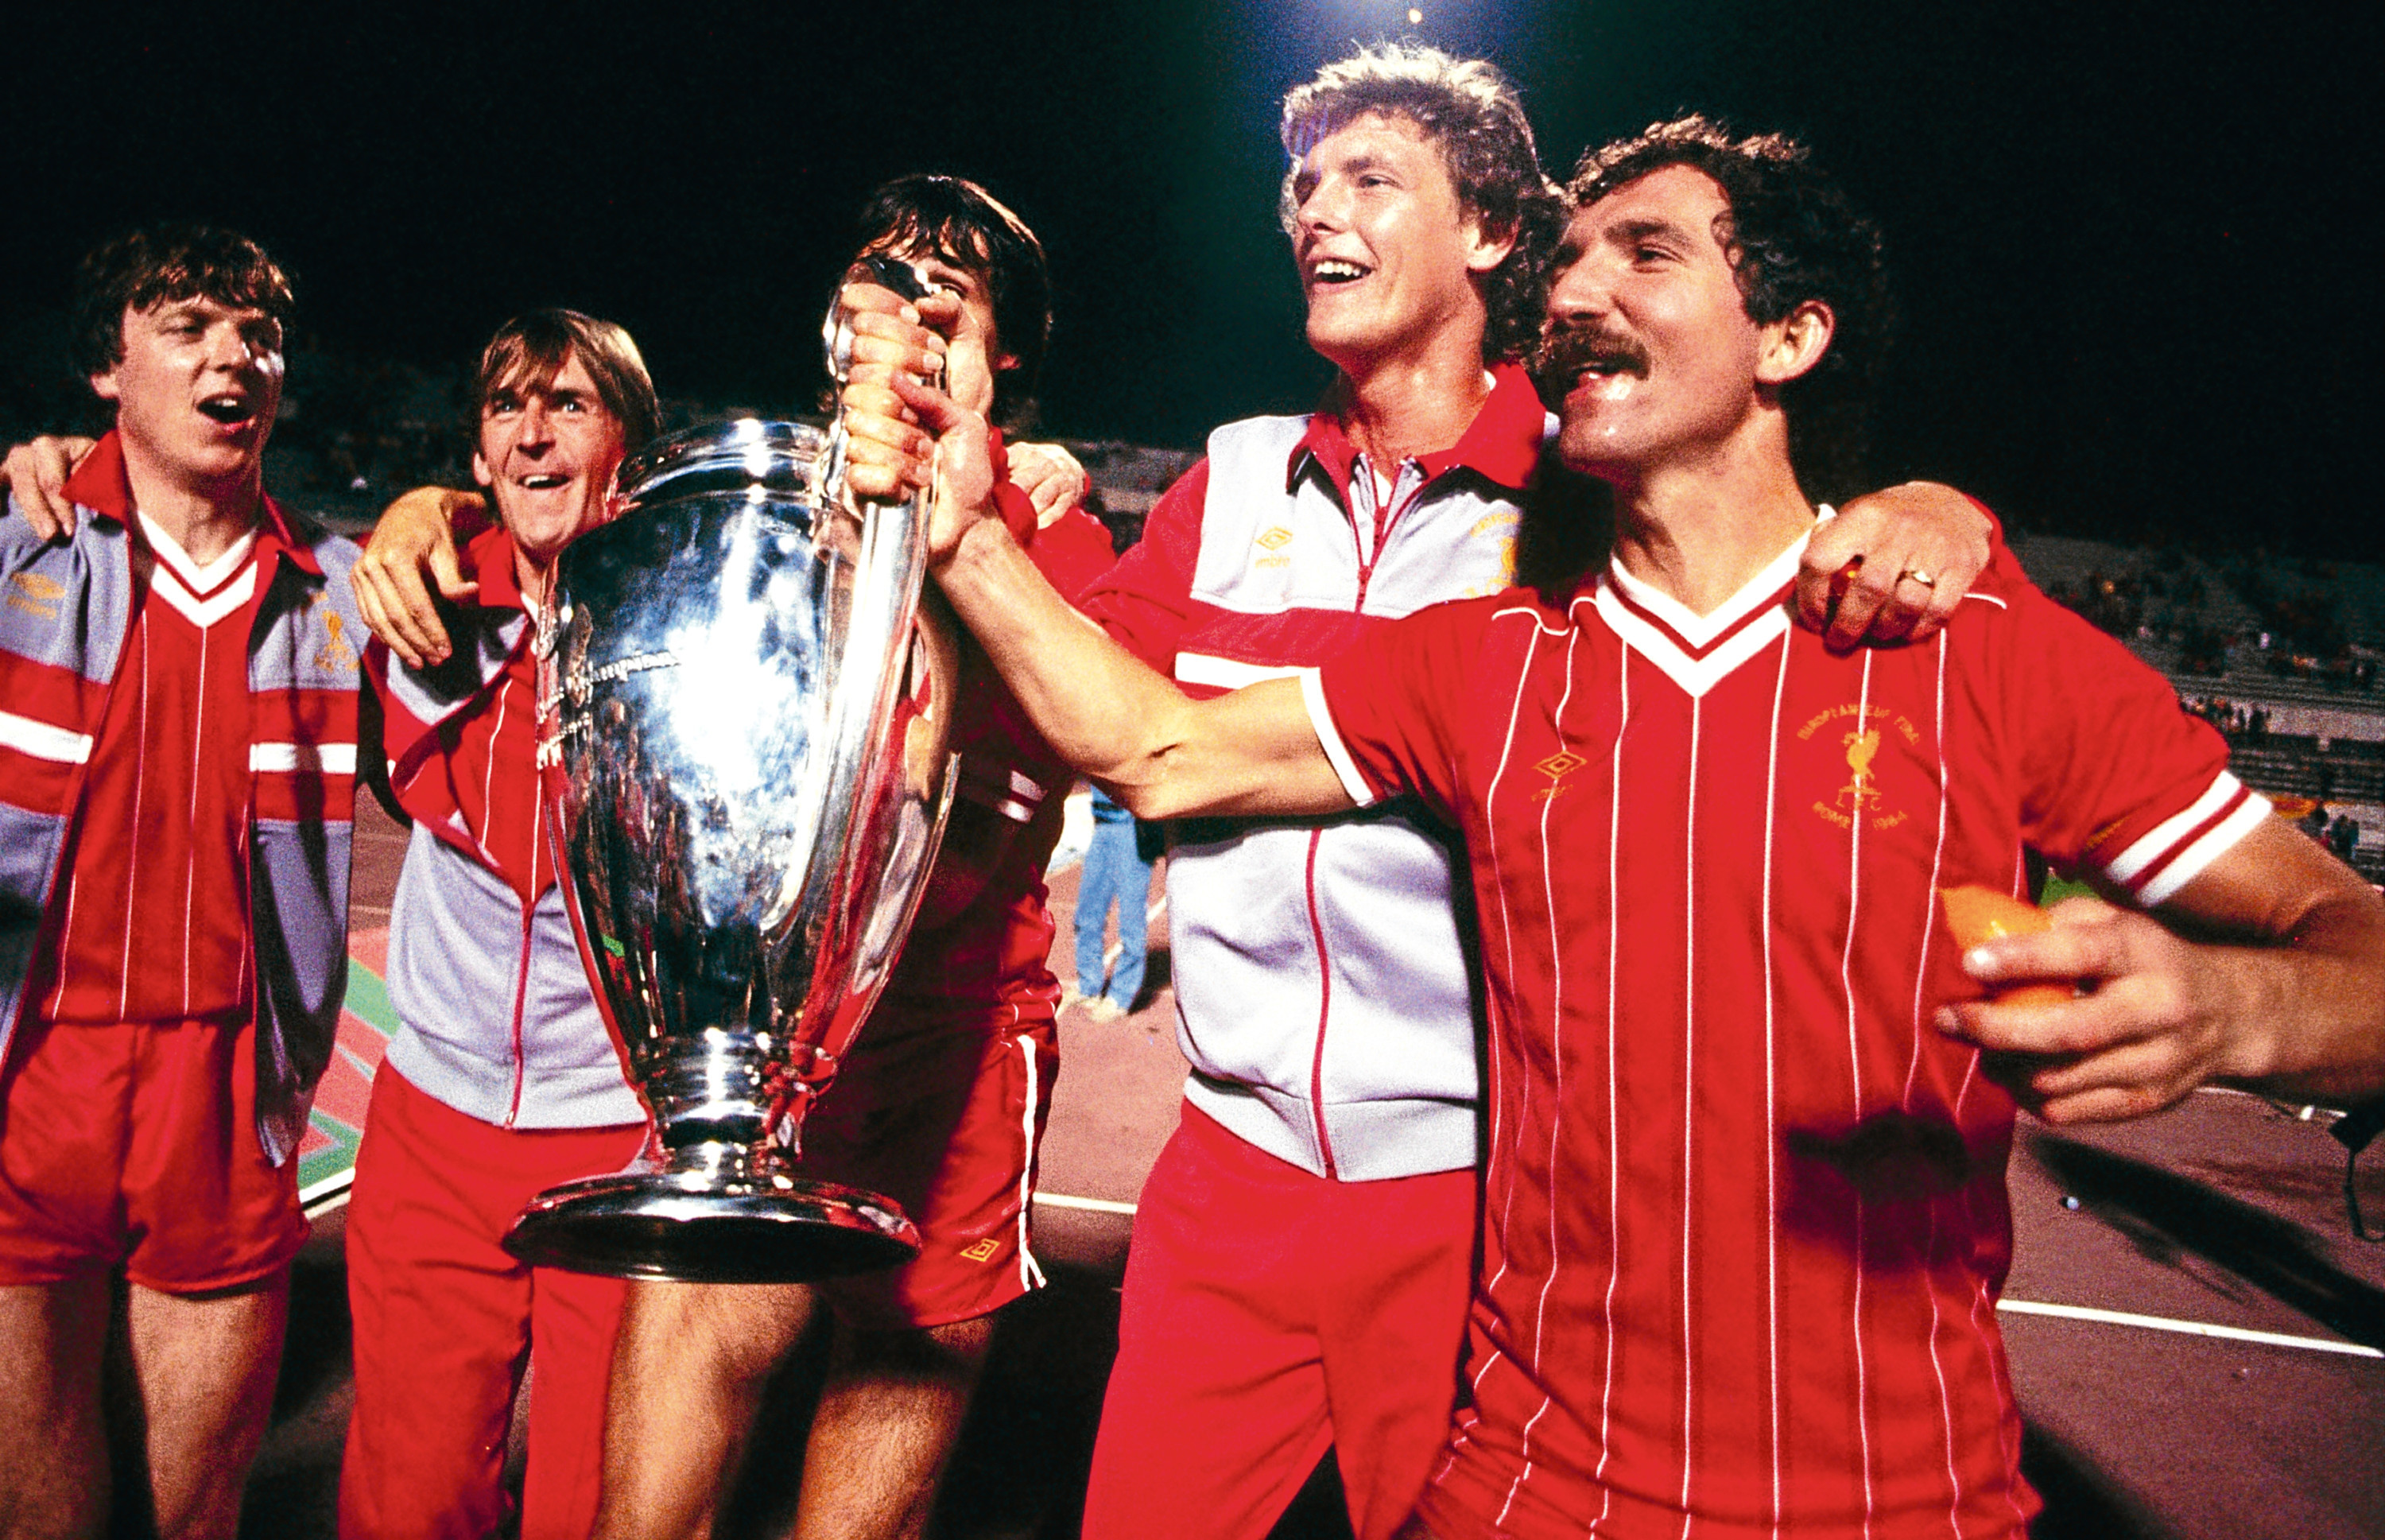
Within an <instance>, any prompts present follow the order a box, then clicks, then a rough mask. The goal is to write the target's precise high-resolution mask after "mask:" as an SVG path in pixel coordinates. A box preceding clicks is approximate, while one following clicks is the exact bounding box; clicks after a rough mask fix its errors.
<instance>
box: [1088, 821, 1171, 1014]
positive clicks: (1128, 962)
mask: <svg viewBox="0 0 2385 1540" xmlns="http://www.w3.org/2000/svg"><path fill="white" fill-rule="evenodd" d="M1159 845H1160V838H1159V826H1158V825H1156V824H1143V823H1138V822H1136V821H1135V817H1134V815H1133V814H1132V813H1130V812H1128V811H1127V810H1126V809H1125V808H1121V807H1119V806H1118V804H1117V803H1115V802H1112V801H1111V800H1110V798H1109V794H1108V793H1106V792H1105V791H1103V790H1102V789H1101V788H1100V787H1099V786H1095V787H1094V788H1093V845H1092V847H1091V848H1089V849H1088V850H1087V851H1086V852H1085V871H1084V877H1083V879H1082V881H1081V882H1080V883H1079V884H1078V887H1077V993H1078V994H1079V995H1081V996H1083V997H1084V1001H1085V1011H1086V1014H1088V1015H1090V1016H1092V1017H1093V1020H1096V1021H1115V1020H1118V1018H1119V1017H1121V1016H1124V1015H1125V1014H1126V1013H1127V1012H1128V1011H1130V1010H1131V1009H1133V1008H1134V998H1135V996H1136V995H1139V994H1141V993H1142V992H1143V939H1144V938H1143V922H1144V920H1145V918H1146V910H1147V908H1148V906H1149V904H1150V900H1151V863H1152V862H1153V861H1154V860H1155V859H1156V858H1158V855H1159ZM1113 903H1115V904H1116V905H1117V906H1118V966H1117V967H1115V968H1113V969H1110V970H1108V976H1107V981H1106V983H1105V980H1104V970H1103V968H1102V951H1103V947H1102V937H1103V933H1105V932H1106V931H1107V930H1108V929H1109V920H1110V906H1111V905H1112V904H1113Z"/></svg>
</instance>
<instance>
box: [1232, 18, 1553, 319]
mask: <svg viewBox="0 0 2385 1540" xmlns="http://www.w3.org/2000/svg"><path fill="white" fill-rule="evenodd" d="M1369 112H1380V113H1383V114H1386V115H1388V116H1391V117H1394V118H1405V119H1407V120H1408V121H1409V122H1411V123H1414V124H1415V125H1416V126H1417V128H1418V129H1421V130H1422V131H1424V133H1425V136H1426V137H1427V138H1429V139H1430V140H1432V141H1433V142H1434V143H1435V144H1438V145H1439V146H1440V147H1441V158H1442V165H1443V166H1444V167H1446V168H1447V169H1448V171H1449V180H1450V182H1452V183H1454V184H1455V187H1456V189H1457V199H1458V204H1459V206H1460V207H1463V208H1464V209H1466V211H1467V213H1469V214H1472V215H1474V216H1475V217H1476V218H1477V219H1480V220H1481V221H1482V229H1483V230H1484V232H1486V233H1488V234H1491V235H1494V236H1502V235H1506V234H1509V233H1510V232H1512V233H1513V234H1514V236H1515V239H1516V246H1515V249H1514V250H1513V251H1511V252H1510V253H1508V255H1507V259H1506V260H1505V261H1504V262H1502V263H1500V264H1499V266H1498V267H1496V268H1495V269H1492V271H1490V272H1489V273H1487V274H1485V275H1484V276H1483V280H1482V301H1483V305H1484V307H1486V308H1487V309H1488V310H1489V312H1490V324H1489V325H1488V327H1486V328H1485V330H1484V332H1483V334H1482V357H1483V358H1484V360H1485V361H1486V362H1492V363H1496V362H1499V361H1500V360H1502V359H1507V358H1521V357H1526V356H1528V355H1529V354H1530V352H1531V350H1532V346H1533V344H1534V343H1535V341H1536V340H1537V339H1538V338H1539V336H1540V334H1541V311H1542V307H1543V306H1544V305H1545V303H1546V301H1547V298H1548V282H1549V259H1550V257H1552V256H1553V255H1554V254H1555V251H1556V248H1557V242H1558V240H1559V239H1560V238H1561V237H1562V236H1563V235H1564V234H1565V224H1566V210H1565V204H1564V201H1563V200H1562V199H1561V198H1560V197H1559V196H1558V195H1557V191H1556V189H1555V187H1554V186H1552V185H1551V184H1550V182H1549V179H1548V178H1547V177H1546V176H1545V175H1543V174H1542V170H1541V161H1540V156H1539V153H1538V151H1536V150H1535V149H1534V148H1533V144H1532V125H1531V124H1530V123H1529V122H1526V121H1525V120H1524V105H1523V103H1522V102H1521V101H1520V100H1518V99H1517V95H1516V88H1515V87H1514V86H1513V85H1511V84H1509V83H1508V81H1507V77H1506V76H1505V75H1503V74H1501V73H1500V72H1499V69H1498V67H1497V66H1496V65H1493V64H1491V63H1489V62H1487V61H1485V60H1482V59H1458V58H1453V57H1451V56H1449V55H1447V54H1444V53H1442V51H1441V50H1440V49H1438V48H1427V47H1423V46H1420V45H1418V44H1404V43H1386V44H1377V45H1375V46H1374V47H1371V48H1361V49H1360V50H1358V52H1356V53H1355V54H1353V55H1351V56H1349V57H1348V58H1345V59H1337V60H1335V61H1334V62H1333V63H1331V64H1329V65H1327V66H1326V67H1325V68H1324V69H1319V70H1318V71H1317V75H1316V78H1315V79H1313V80H1311V81H1307V82H1306V83H1305V84H1302V85H1296V86H1294V87H1292V90H1291V91H1290V92H1289V93H1287V94H1285V96H1284V98H1283V131H1282V137H1283V147H1284V150H1285V151H1286V152H1287V153H1288V154H1290V155H1291V157H1292V169H1290V170H1289V171H1287V172H1285V173H1284V179H1283V192H1282V194H1281V200H1280V206H1279V212H1280V217H1281V219H1282V220H1283V228H1284V232H1285V233H1286V234H1288V235H1296V234H1297V233H1298V232H1299V221H1298V207H1299V206H1298V202H1297V200H1296V199H1295V198H1294V197H1293V195H1292V180H1293V179H1294V178H1295V177H1296V176H1298V175H1299V172H1300V160H1301V157H1304V156H1305V155H1306V154H1307V153H1308V152H1309V151H1310V150H1312V149H1314V148H1316V146H1317V143H1318V141H1320V140H1323V139H1325V138H1326V137H1327V136H1329V135H1330V134H1333V133H1337V132H1339V131H1341V130H1342V129H1343V128H1345V127H1346V126H1348V125H1349V123H1350V122H1351V121H1352V120H1353V119H1357V118H1361V117H1363V116H1365V115H1366V114H1367V113H1369Z"/></svg>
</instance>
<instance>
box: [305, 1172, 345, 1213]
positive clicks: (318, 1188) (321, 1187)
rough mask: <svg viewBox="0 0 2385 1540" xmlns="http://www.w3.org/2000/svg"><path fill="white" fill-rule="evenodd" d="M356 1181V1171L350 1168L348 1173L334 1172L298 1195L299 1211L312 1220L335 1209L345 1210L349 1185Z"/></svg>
mask: <svg viewBox="0 0 2385 1540" xmlns="http://www.w3.org/2000/svg"><path fill="white" fill-rule="evenodd" d="M355 1181H356V1169H355V1168H354V1167H350V1168H349V1169H348V1170H346V1171H335V1172H333V1173H332V1174H331V1175H330V1176H327V1177H325V1178H323V1180H322V1181H320V1182H318V1183H315V1184H314V1185H313V1186H311V1187H306V1188H304V1189H302V1190H301V1191H300V1192H299V1194H298V1211H299V1212H300V1213H302V1214H305V1215H306V1217H307V1218H308V1219H310V1220H311V1219H316V1218H318V1217H320V1216H322V1215H324V1214H328V1213H330V1212H331V1210H332V1209H334V1208H345V1207H346V1206H347V1201H348V1188H349V1185H350V1184H351V1183H354V1182H355Z"/></svg>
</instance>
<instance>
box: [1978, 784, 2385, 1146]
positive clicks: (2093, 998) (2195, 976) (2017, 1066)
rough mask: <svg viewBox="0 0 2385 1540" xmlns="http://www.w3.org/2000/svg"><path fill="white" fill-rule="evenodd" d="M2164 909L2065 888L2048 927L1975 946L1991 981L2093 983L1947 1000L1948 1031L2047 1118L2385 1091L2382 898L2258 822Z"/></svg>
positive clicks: (2296, 838) (2280, 827)
mask: <svg viewBox="0 0 2385 1540" xmlns="http://www.w3.org/2000/svg"><path fill="white" fill-rule="evenodd" d="M2160 912H2161V915H2162V919H2161V920H2155V919H2153V918H2151V917H2148V916H2146V915H2143V914H2141V913H2138V912H2136V911H2134V910H2129V909H2120V908H2114V907H2112V906H2111V905H2109V904H2105V903H2104V902H2102V901H2100V900H2098V899H2093V898H2073V899H2069V900H2067V901H2066V902H2064V903H2062V904H2059V905H2056V906H2055V907H2054V909H2053V910H2052V912H2051V918H2052V919H2053V920H2054V925H2053V928H2052V929H2050V930H2045V931H2040V932H2037V933H2033V934H2028V935H2009V936H2005V937H2003V938H2002V939H2000V940H1996V941H1991V942H1988V943H1985V944H1984V945H1979V946H1975V947H1973V948H1972V949H1971V950H1970V951H1969V952H1967V953H1966V954H1965V955H1964V958H1963V967H1964V970H1965V971H1967V972H1968V973H1969V974H1970V975H1971V977H1973V978H1974V979H1977V980H1979V982H1980V983H1985V984H1991V985H2007V984H2016V983H2029V982H2032V981H2058V982H2064V983H2074V982H2075V983H2080V984H2083V985H2085V986H2086V988H2087V990H2088V993H2086V994H2084V995H2081V996H2080V997H2079V998H2078V999H2076V1000H2071V1001H2067V1002H2065V1003H2063V1004H2060V1005H2047V1006H2027V1005H1992V1004H1989V1003H1987V1002H1985V1001H1975V1002H1967V1003H1964V1004H1958V1005H1949V1006H1945V1007H1942V1008H1941V1009H1940V1010H1939V1011H1938V1014H1937V1025H1938V1028H1939V1030H1940V1031H1942V1032H1945V1033H1951V1034H1953V1035H1954V1036H1957V1037H1962V1038H1966V1039H1967V1040H1969V1041H1970V1042H1972V1043H1976V1044H1977V1045H1979V1047H1980V1048H1981V1049H1982V1050H1983V1051H1985V1052H1986V1053H1987V1055H1988V1056H1989V1070H1990V1072H1991V1073H1992V1074H1993V1075H1995V1077H1996V1078H1997V1079H1998V1080H1999V1081H2001V1082H2003V1083H2004V1084H2005V1086H2006V1087H2007V1088H2008V1089H2010V1090H2011V1091H2012V1093H2013V1095H2014V1096H2016V1097H2017V1098H2018V1100H2019V1101H2020V1103H2021V1105H2022V1106H2024V1107H2027V1108H2030V1109H2032V1110H2033V1111H2035V1112H2037V1113H2038V1114H2039V1115H2040V1116H2041V1117H2043V1118H2044V1119H2045V1120H2046V1121H2049V1122H2083V1121H2096V1120H2103V1119H2111V1118H2131V1117H2137V1116H2139V1115H2142V1114H2143V1113H2147V1112H2153V1111H2157V1110H2158V1109H2160V1108H2165V1107H2167V1106H2170V1105H2171V1104H2172V1103H2174V1102H2176V1101H2178V1100H2179V1098H2180V1097H2182V1096H2185V1095H2186V1094H2187V1093H2188V1092H2190V1091H2192V1090H2193V1089H2195V1088H2196V1087H2197V1086H2200V1085H2204V1084H2209V1083H2215V1082H2217V1083H2228V1084H2233V1085H2238V1086H2241V1087H2244V1088H2246V1089H2249V1090H2255V1091H2260V1092H2262V1093H2264V1094H2266V1095H2269V1096H2291V1097H2293V1098H2295V1099H2297V1100H2302V1101H2323V1102H2328V1103H2330V1104H2332V1105H2335V1106H2349V1105H2350V1104H2351V1103H2353V1102H2354V1101H2358V1100H2361V1099H2363V1098H2365V1097H2368V1096H2377V1095H2379V1093H2380V1092H2385V900H2380V899H2379V896H2378V894H2377V891H2376V890H2375V889H2373V888H2371V887H2370V886H2369V885H2368V884H2367V883H2364V882H2362V881H2361V880H2360V878H2359V877H2358V876H2356V875H2355V874H2354V873H2353V872H2352V870H2350V869H2348V868H2346V867H2345V866H2343V865H2342V863H2341V862H2339V861H2337V860H2335V859H2333V858H2330V857H2329V856H2328V855H2327V854H2326V853H2325V852H2323V851H2321V850H2320V849H2319V848H2318V846H2317V845H2315V844H2313V843H2312V842H2311V841H2309V840H2306V839H2304V837H2303V836H2302V835H2301V834H2299V833H2296V832H2295V831H2294V830H2292V829H2291V828H2290V827H2288V826H2287V825H2286V824H2285V823H2284V822H2283V821H2282V820H2278V819H2264V820H2261V822H2260V823H2259V825H2258V826H2256V827H2255V828H2254V829H2253V830H2252V831H2251V832H2249V833H2246V834H2245V835H2244V836H2243V837H2242V838H2241V839H2240V840H2238V841H2237V843H2236V844H2235V845H2234V846H2232V847H2231V848H2230V849H2229V850H2228V851H2227V852H2226V853H2225V854H2224V855H2222V856H2220V857H2219V858H2217V859H2216V860H2215V861H2213V862H2212V863H2211V864H2210V865H2209V866H2208V867H2205V868H2204V870H2202V871H2201V872H2200V873H2198V874H2197V875H2196V876H2195V878H2194V879H2193V881H2191V882H2190V883H2187V884H2186V885H2185V886H2184V887H2183V888H2180V889H2179V891H2178V893H2176V894H2175V895H2172V896H2171V897H2170V898H2169V900H2168V901H2167V902H2166V903H2164V904H2163V905H2162V906H2161V910H2160ZM2173 927H2176V928H2173ZM2181 931H2183V932H2184V933H2183V934H2181V933H2180V932H2181ZM2204 937H2211V938H2224V939H2211V940H2205V939H2202V938H2204Z"/></svg>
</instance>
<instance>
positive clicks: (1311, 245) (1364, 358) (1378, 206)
mask: <svg viewBox="0 0 2385 1540" xmlns="http://www.w3.org/2000/svg"><path fill="white" fill-rule="evenodd" d="M1292 198H1293V201H1294V204H1295V211H1294V225H1293V232H1292V259H1293V261H1294V262H1295V263H1296V264H1297V265H1298V267H1299V269H1300V286H1301V292H1302V293H1303V294H1305V296H1306V298H1307V300H1308V345H1309V346H1311V347H1313V348H1315V349H1316V350H1317V352H1318V353H1320V354H1322V355H1323V356H1324V357H1326V358H1328V359H1330V361H1332V362H1333V363H1335V364H1338V365H1340V366H1341V367H1342V370H1343V371H1344V372H1345V373H1354V374H1355V373H1358V372H1361V371H1363V370H1364V369H1367V367H1368V366H1369V365H1372V364H1375V363H1378V362H1381V361H1384V360H1386V359H1389V358H1391V357H1396V356H1398V355H1400V354H1402V353H1404V352H1406V351H1410V350H1414V349H1417V348H1420V347H1422V346H1425V345H1428V344H1430V343H1432V342H1433V341H1435V340H1438V339H1444V338H1446V337H1447V336H1448V335H1449V334H1450V332H1451V331H1452V329H1457V328H1462V329H1466V330H1467V331H1469V332H1471V334H1472V336H1473V339H1474V342H1475V344H1477V345H1478V346H1479V345H1480V341H1481V332H1482V329H1483V326H1484V324H1485V322H1484V313H1483V308H1482V301H1481V297H1480V294H1478V293H1477V292H1476V290H1475V287H1474V282H1473V278H1474V275H1475V274H1477V273H1484V272H1489V271H1490V270H1491V269H1493V268H1495V267H1497V266H1498V265H1499V264H1500V263H1501V262H1502V261H1504V260H1505V258H1506V255H1507V252H1508V250H1509V249H1510V247H1511V246H1512V244H1513V242H1512V241H1507V240H1501V241H1489V240H1486V239H1484V237H1483V234H1482V230H1481V225H1480V220H1478V219H1476V218H1475V217H1474V216H1473V215H1471V214H1469V213H1467V210H1466V208H1465V207H1464V206H1463V205H1462V204H1461V203H1460V202H1459V201H1458V197H1457V187H1456V184H1455V183H1454V182H1451V181H1450V179H1449V169H1448V167H1447V166H1445V165H1443V164H1442V157H1441V147H1440V145H1439V144H1436V143H1434V141H1433V140H1431V139H1430V138H1429V137H1427V135H1426V134H1425V131H1423V130H1422V129H1419V128H1417V126H1416V124H1414V123H1412V122H1410V121H1409V120H1408V119H1405V118H1399V117H1391V116H1387V115H1385V114H1383V113H1380V112H1369V113H1365V114H1362V115H1361V116H1359V117H1356V118H1354V119H1351V120H1350V121H1349V122H1347V123H1345V124H1343V125H1342V127H1341V128H1340V129H1338V130H1336V131H1334V132H1332V133H1330V134H1329V135H1327V136H1326V137H1325V138H1324V139H1322V140H1320V141H1319V142H1318V143H1317V146H1316V148H1314V149H1312V150H1310V151H1309V152H1308V154H1307V155H1305V156H1304V157H1301V162H1300V169H1299V171H1298V172H1296V173H1295V174H1294V175H1293V177H1292Z"/></svg>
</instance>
